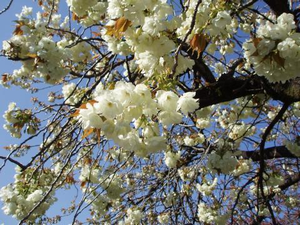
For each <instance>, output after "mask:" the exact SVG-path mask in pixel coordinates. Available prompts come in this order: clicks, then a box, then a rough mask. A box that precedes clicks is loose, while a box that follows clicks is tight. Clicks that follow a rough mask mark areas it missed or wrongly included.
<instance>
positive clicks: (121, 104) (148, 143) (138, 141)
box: [78, 81, 198, 164]
mask: <svg viewBox="0 0 300 225" xmlns="http://www.w3.org/2000/svg"><path fill="white" fill-rule="evenodd" d="M194 95H195V93H185V94H183V95H182V96H181V97H178V96H177V95H176V94H175V93H174V92H172V91H163V90H159V91H157V93H156V95H155V97H154V98H152V95H151V92H150V90H149V88H148V87H147V86H146V85H144V84H138V85H136V86H134V85H133V84H130V83H125V82H122V81H119V82H117V83H116V84H115V87H114V88H113V89H104V88H103V85H102V84H100V85H98V87H97V89H96V92H95V93H94V102H93V103H87V104H86V108H81V109H80V111H79V115H78V118H79V120H80V121H81V122H82V126H83V128H84V129H85V130H87V129H90V128H96V129H101V131H102V132H103V134H104V135H105V136H106V137H107V138H109V139H112V140H113V141H114V142H115V143H116V144H118V145H119V146H120V147H122V148H124V149H128V150H130V151H134V152H135V153H136V154H137V155H138V156H142V157H145V156H146V155H148V154H149V153H154V152H158V151H162V150H165V149H166V147H167V146H166V137H165V136H164V135H163V133H162V131H161V128H160V127H161V125H163V126H169V125H171V124H178V123H180V122H181V121H182V118H183V115H182V113H183V114H184V115H187V114H188V113H190V112H193V111H195V110H196V109H197V108H198V102H197V100H196V99H194V98H193V96H194ZM180 112H182V113H180ZM153 116H155V117H157V118H158V122H159V123H158V122H156V121H154V120H152V118H153ZM171 164H172V163H171Z"/></svg>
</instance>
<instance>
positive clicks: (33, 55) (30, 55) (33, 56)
mask: <svg viewBox="0 0 300 225" xmlns="http://www.w3.org/2000/svg"><path fill="white" fill-rule="evenodd" d="M27 56H29V57H30V58H33V59H35V58H37V57H38V56H37V54H35V53H28V54H27Z"/></svg>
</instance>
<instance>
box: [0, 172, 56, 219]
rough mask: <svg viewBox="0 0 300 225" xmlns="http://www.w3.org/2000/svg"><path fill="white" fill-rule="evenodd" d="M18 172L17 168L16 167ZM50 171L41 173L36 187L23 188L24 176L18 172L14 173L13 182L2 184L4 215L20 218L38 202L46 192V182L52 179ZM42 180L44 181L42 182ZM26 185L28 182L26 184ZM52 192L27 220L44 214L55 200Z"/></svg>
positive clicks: (1, 196)
mask: <svg viewBox="0 0 300 225" xmlns="http://www.w3.org/2000/svg"><path fill="white" fill-rule="evenodd" d="M16 170H17V172H19V168H16ZM51 176H52V173H47V174H43V175H42V177H41V181H40V182H41V184H40V186H39V187H38V188H37V189H34V188H32V187H31V188H29V189H27V190H26V189H24V186H25V187H26V184H24V178H23V177H22V176H21V175H20V174H19V173H18V174H17V175H15V182H14V183H13V184H9V185H7V186H4V187H3V188H1V190H0V198H1V200H2V202H3V203H4V206H3V207H2V210H3V212H4V213H5V214H6V215H12V216H13V217H14V218H16V219H17V220H22V219H23V218H24V217H25V216H27V215H28V214H29V212H30V211H31V210H32V209H33V207H34V206H35V205H36V204H38V203H39V202H40V201H41V200H42V199H43V197H44V195H45V193H46V192H47V190H48V189H47V185H48V182H50V181H51V179H52V177H51ZM43 181H44V182H43ZM27 185H28V184H27ZM56 200H57V199H56V198H55V197H54V193H53V192H51V193H50V194H49V196H48V197H47V198H46V200H44V201H43V202H42V203H41V205H40V206H39V207H38V208H37V209H36V210H35V211H34V212H33V213H32V214H31V216H30V217H29V218H28V220H29V221H35V219H36V218H37V217H39V216H40V215H43V214H45V212H46V211H47V210H48V209H49V207H50V206H51V205H52V204H53V203H54V202H55V201H56Z"/></svg>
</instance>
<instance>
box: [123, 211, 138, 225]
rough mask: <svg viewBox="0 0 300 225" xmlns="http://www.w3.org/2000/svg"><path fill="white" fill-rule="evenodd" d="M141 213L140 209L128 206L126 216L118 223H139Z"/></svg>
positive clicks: (134, 224)
mask: <svg viewBox="0 0 300 225" xmlns="http://www.w3.org/2000/svg"><path fill="white" fill-rule="evenodd" d="M142 217H143V213H142V211H141V210H140V209H134V208H129V209H127V216H126V218H125V220H124V221H120V222H119V225H123V224H124V225H125V224H129V225H138V224H140V223H141V220H142Z"/></svg>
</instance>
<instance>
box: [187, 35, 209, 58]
mask: <svg viewBox="0 0 300 225" xmlns="http://www.w3.org/2000/svg"><path fill="white" fill-rule="evenodd" d="M206 44H207V38H206V36H205V35H204V34H195V35H194V36H193V37H192V39H191V41H190V47H191V49H192V50H193V51H196V52H197V53H198V57H199V56H200V54H201V52H203V50H204V49H205V47H206Z"/></svg>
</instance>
